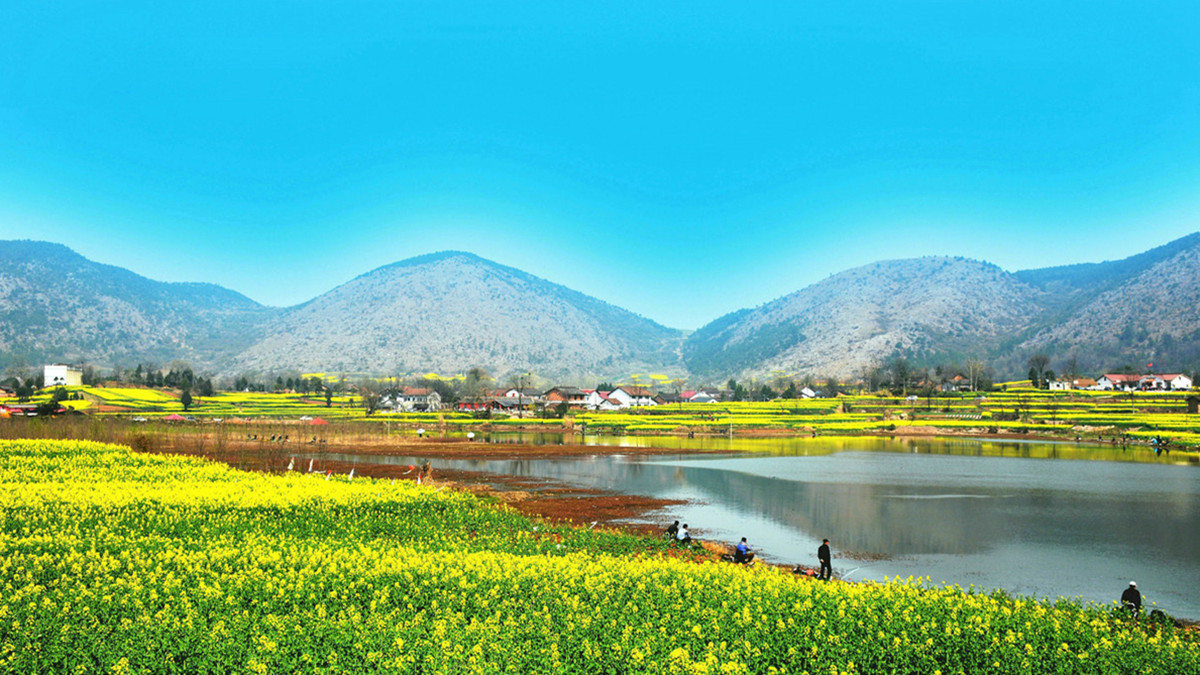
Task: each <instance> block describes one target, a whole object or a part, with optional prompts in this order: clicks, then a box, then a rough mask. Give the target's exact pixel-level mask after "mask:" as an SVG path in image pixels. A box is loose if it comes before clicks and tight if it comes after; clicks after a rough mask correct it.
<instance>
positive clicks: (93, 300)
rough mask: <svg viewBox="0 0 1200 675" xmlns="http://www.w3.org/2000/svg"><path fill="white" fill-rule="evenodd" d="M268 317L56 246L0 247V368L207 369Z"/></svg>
mask: <svg viewBox="0 0 1200 675" xmlns="http://www.w3.org/2000/svg"><path fill="white" fill-rule="evenodd" d="M268 313H269V310H268V309H267V308H265V307H263V306H262V305H259V304H258V303H256V302H254V301H253V300H250V299H249V298H247V297H245V296H244V295H241V294H239V293H235V292H234V291H231V290H228V289H225V288H221V287H220V286H215V285H213V284H203V283H164V282H161V281H153V280H151V279H147V278H145V277H141V276H138V275H136V274H134V273H133V272H130V271H128V270H125V269H122V268H119V267H113V266H111V265H102V264H99V263H95V262H92V261H90V260H88V259H87V258H84V257H83V256H81V255H79V254H78V253H75V252H74V251H72V250H71V249H69V248H67V247H66V246H62V245H60V244H51V243H47V242H39V241H0V366H6V365H8V364H9V363H12V362H14V361H18V360H24V361H25V362H26V363H28V364H31V365H36V364H40V363H44V362H54V361H60V362H69V363H80V362H85V361H86V362H91V363H99V364H102V365H109V366H111V365H117V364H125V365H131V366H132V365H133V364H135V363H139V362H150V361H153V362H157V363H160V364H165V363H166V362H167V361H170V360H172V359H183V360H187V361H189V362H190V363H191V364H192V365H193V366H195V367H202V368H203V367H216V366H218V365H220V364H221V363H224V362H227V361H228V359H229V358H230V357H232V355H233V354H236V353H237V352H239V351H241V350H242V349H244V348H245V347H246V346H248V345H249V344H250V343H251V342H252V341H253V339H254V337H255V331H254V326H255V323H256V321H257V320H258V319H259V318H260V317H262V316H264V315H265V314H268Z"/></svg>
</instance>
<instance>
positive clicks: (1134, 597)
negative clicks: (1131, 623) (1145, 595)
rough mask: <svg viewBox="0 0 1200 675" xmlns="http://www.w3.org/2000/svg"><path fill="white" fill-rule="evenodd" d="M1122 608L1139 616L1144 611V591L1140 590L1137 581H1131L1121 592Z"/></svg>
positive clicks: (1134, 615)
mask: <svg viewBox="0 0 1200 675" xmlns="http://www.w3.org/2000/svg"><path fill="white" fill-rule="evenodd" d="M1121 608H1122V609H1124V610H1125V611H1126V612H1129V613H1130V614H1132V615H1133V618H1135V619H1136V618H1138V616H1140V615H1141V613H1142V593H1141V591H1139V590H1138V587H1137V582H1136V581H1131V582H1129V588H1126V589H1125V592H1124V593H1122V594H1121Z"/></svg>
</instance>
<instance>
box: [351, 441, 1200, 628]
mask: <svg viewBox="0 0 1200 675" xmlns="http://www.w3.org/2000/svg"><path fill="white" fill-rule="evenodd" d="M493 440H497V441H503V440H504V439H503V438H496V439H493ZM522 440H523V441H525V442H527V441H528V440H529V439H522ZM598 440H602V441H607V443H606V444H624V445H633V444H646V445H655V446H660V447H661V446H662V445H663V444H664V442H663V439H647V438H636V439H631V438H624V439H613V438H611V437H609V438H601V439H598ZM549 442H553V440H552V439H550V440H549ZM671 442H674V443H677V444H679V445H686V444H687V443H693V444H694V446H693V447H689V448H687V449H693V448H694V447H695V446H698V445H700V444H707V447H708V449H718V450H729V451H731V452H728V453H723V454H721V455H716V456H704V457H697V456H695V455H680V456H669V457H663V456H656V457H644V456H634V455H619V454H618V455H596V456H592V457H584V458H567V459H554V460H542V459H539V460H525V459H512V460H488V461H482V460H479V461H473V460H438V459H434V460H432V463H433V466H434V467H435V468H454V469H464V470H474V471H486V472H492V473H499V474H508V475H516V476H525V477H533V478H545V479H551V480H555V481H561V482H563V483H567V484H570V485H575V486H580V487H587V488H598V489H605V490H612V491H616V492H621V493H627V494H637V495H649V496H654V497H661V498H668V499H682V500H687V502H688V503H687V504H686V505H684V506H681V507H678V508H673V509H671V510H670V512H665V513H661V514H653V516H654V520H655V521H661V522H664V524H665V523H667V522H670V521H671V520H674V519H675V518H678V519H680V520H681V521H682V522H686V523H689V524H690V525H691V526H692V530H693V533H694V534H696V535H698V536H700V537H703V538H707V539H715V540H723V541H728V542H734V541H736V540H737V539H738V538H740V537H742V536H746V537H748V538H749V541H750V543H751V545H752V546H754V547H755V548H756V549H757V550H758V551H759V554H760V555H761V556H762V557H764V558H766V559H769V560H772V561H777V562H788V563H804V564H807V565H815V564H816V548H817V545H818V544H819V543H820V540H821V538H823V537H828V538H829V539H830V541H831V545H832V548H833V551H834V569H835V571H836V572H837V573H838V574H840V575H843V576H845V577H847V578H850V579H854V580H860V579H876V580H882V579H883V578H884V577H885V576H890V577H895V576H901V577H907V576H910V575H911V576H917V577H929V578H930V579H931V581H933V582H936V583H953V584H959V585H962V586H967V585H975V586H977V587H981V588H986V589H992V588H1003V589H1006V590H1009V591H1011V592H1014V593H1020V594H1024V595H1035V596H1039V597H1058V596H1067V597H1081V598H1084V599H1086V600H1094V601H1100V602H1110V601H1112V600H1115V599H1116V598H1117V597H1118V596H1119V595H1120V593H1121V591H1122V590H1124V588H1125V586H1126V585H1128V583H1129V581H1130V580H1131V579H1133V580H1136V581H1137V582H1138V586H1139V587H1140V588H1141V589H1142V593H1143V596H1144V597H1145V600H1146V601H1147V602H1154V603H1156V604H1157V605H1158V606H1159V607H1160V608H1162V609H1164V610H1166V611H1167V612H1168V613H1170V614H1173V615H1176V616H1183V617H1189V618H1200V585H1198V584H1197V580H1198V579H1200V534H1198V533H1200V468H1197V467H1196V466H1194V465H1186V463H1185V464H1184V465H1180V464H1179V462H1180V461H1181V459H1182V458H1179V457H1174V458H1173V457H1171V456H1169V455H1166V456H1163V457H1155V455H1154V454H1153V453H1152V452H1151V451H1149V450H1147V449H1145V448H1137V449H1126V450H1122V449H1120V448H1114V447H1112V446H1100V447H1096V446H1080V445H1076V444H1052V443H1014V442H995V441H983V440H960V439H955V440H939V439H921V440H890V439H881V438H880V439H874V438H873V439H846V438H837V439H820V438H818V439H784V440H775V439H734V440H733V441H729V440H727V439H724V440H723V439H704V440H700V439H691V440H690V439H671ZM722 444H724V445H722ZM751 448H753V449H755V450H756V452H753V453H748V452H744V450H748V449H751ZM1084 456H1090V457H1101V458H1103V459H1100V460H1096V461H1082V460H1073V459H1072V458H1080V457H1084ZM338 457H339V459H348V460H351V461H362V462H368V463H369V462H373V463H379V462H381V461H389V462H393V461H394V462H396V463H403V464H409V463H415V462H416V461H417V460H418V459H421V458H415V457H395V458H380V457H379V456H362V457H354V456H344V455H341V456H338Z"/></svg>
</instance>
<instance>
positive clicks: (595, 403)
mask: <svg viewBox="0 0 1200 675" xmlns="http://www.w3.org/2000/svg"><path fill="white" fill-rule="evenodd" d="M583 393H584V394H587V398H586V399H584V404H583V406H584V407H585V408H587V409H588V410H621V409H622V408H625V407H626V406H624V405H622V404H621V401H620V400H619V399H615V398H612V397H611V396H610V394H611V393H612V392H610V391H599V390H596V389H584V390H583Z"/></svg>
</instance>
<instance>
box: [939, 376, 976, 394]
mask: <svg viewBox="0 0 1200 675" xmlns="http://www.w3.org/2000/svg"><path fill="white" fill-rule="evenodd" d="M942 391H944V392H955V391H971V381H970V380H968V379H967V378H965V377H963V376H962V375H955V376H954V377H952V378H950V379H948V380H946V381H945V382H943V383H942Z"/></svg>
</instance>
